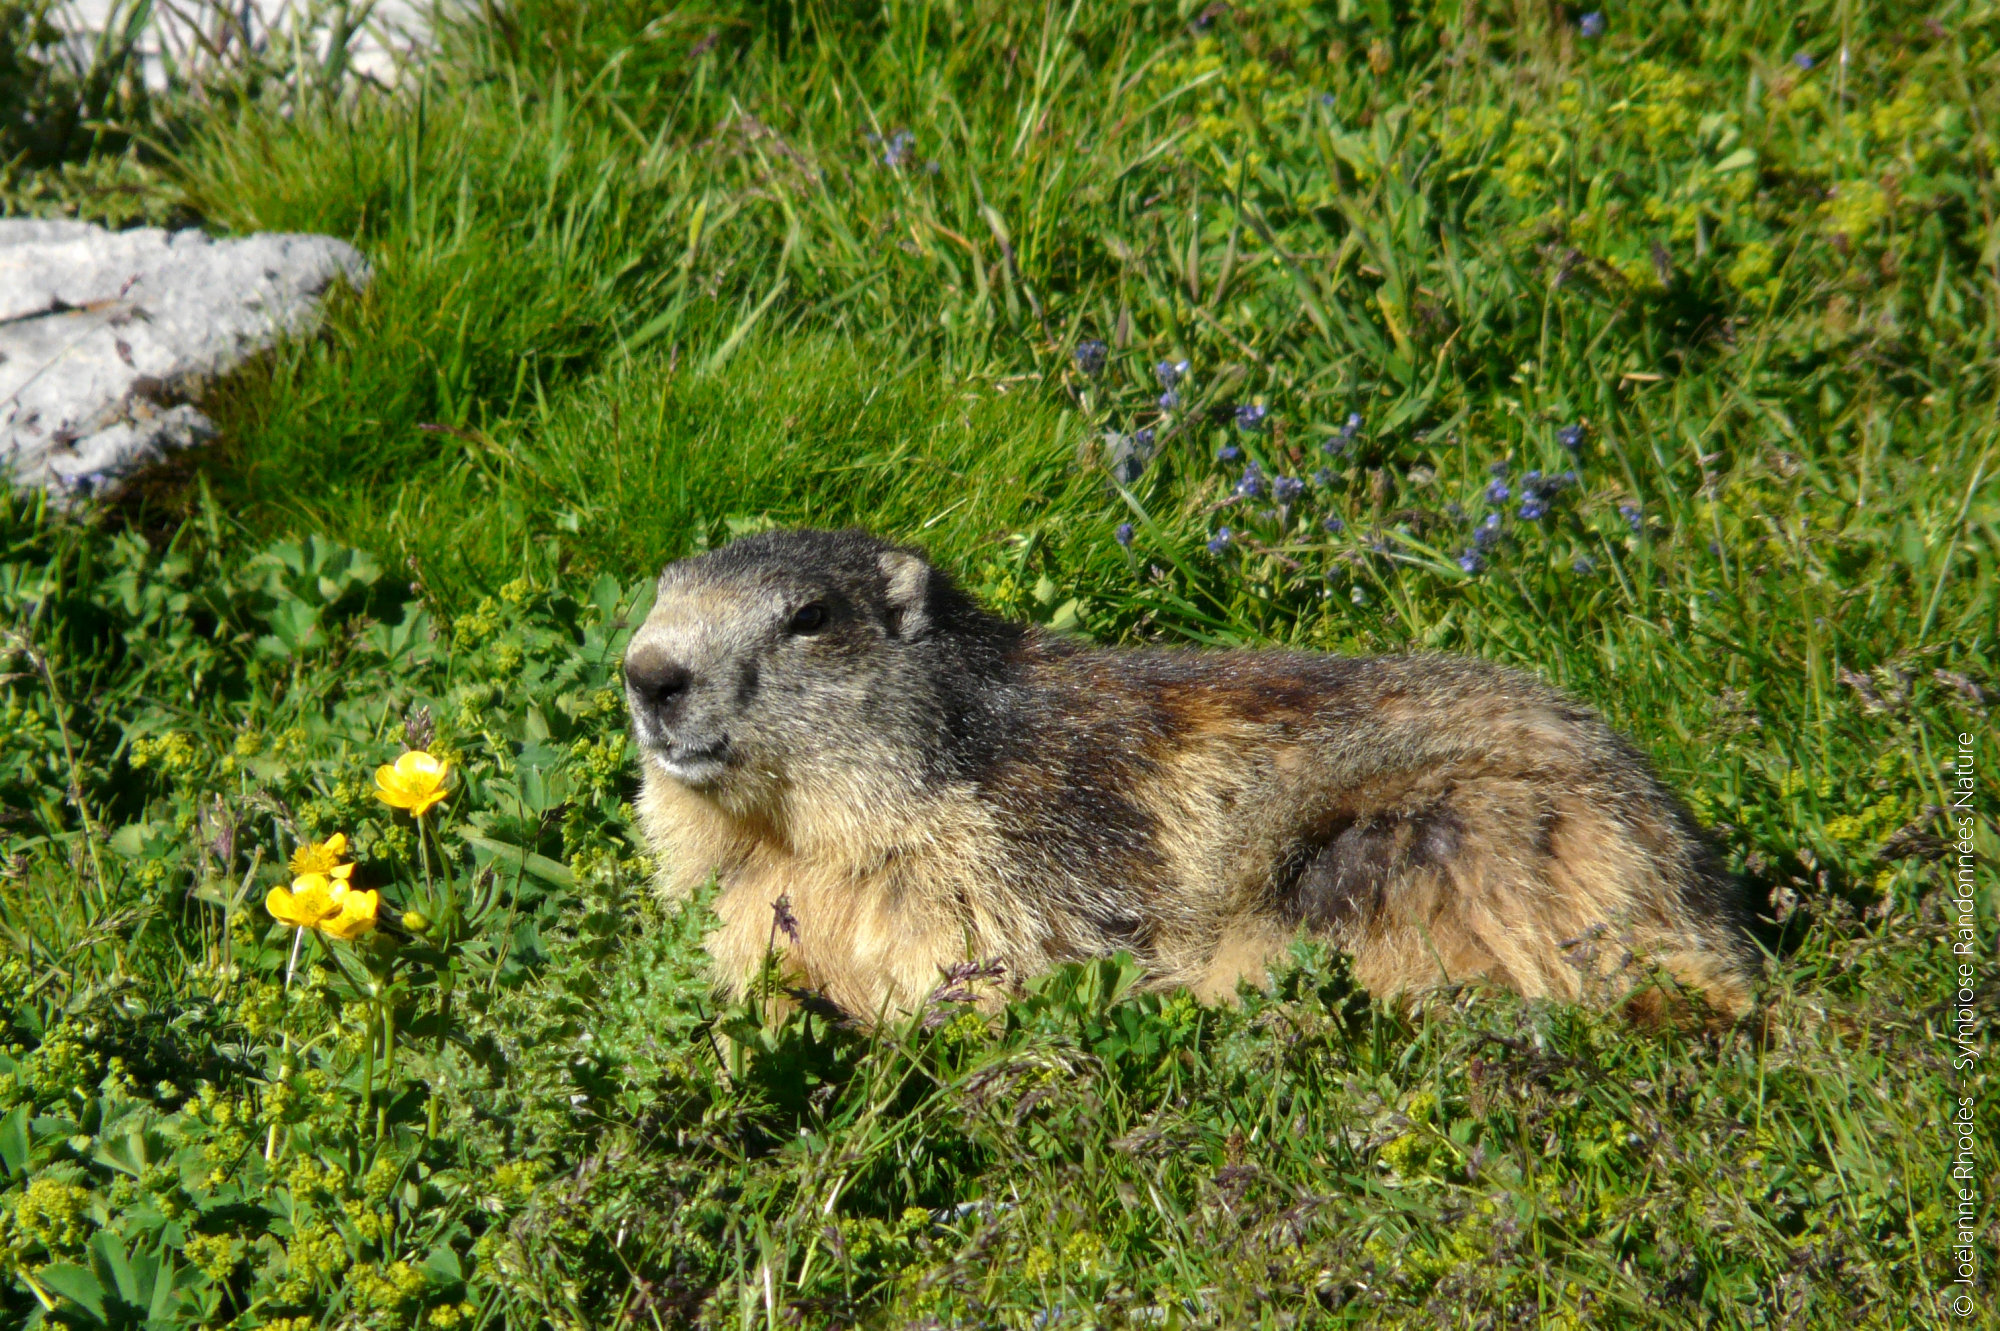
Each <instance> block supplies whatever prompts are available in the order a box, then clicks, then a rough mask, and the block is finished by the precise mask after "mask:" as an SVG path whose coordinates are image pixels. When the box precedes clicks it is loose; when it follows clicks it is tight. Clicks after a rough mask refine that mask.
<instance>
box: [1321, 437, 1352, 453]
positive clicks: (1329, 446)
mask: <svg viewBox="0 0 2000 1331" xmlns="http://www.w3.org/2000/svg"><path fill="white" fill-rule="evenodd" d="M1320 447H1321V448H1322V449H1324V450H1326V451H1327V452H1329V453H1331V454H1333V455H1334V456H1335V457H1339V456H1340V455H1341V454H1342V453H1345V452H1346V451H1347V436H1345V435H1339V434H1336V435H1334V436H1332V437H1331V438H1329V439H1328V440H1327V441H1326V442H1325V443H1323V444H1321V445H1320Z"/></svg>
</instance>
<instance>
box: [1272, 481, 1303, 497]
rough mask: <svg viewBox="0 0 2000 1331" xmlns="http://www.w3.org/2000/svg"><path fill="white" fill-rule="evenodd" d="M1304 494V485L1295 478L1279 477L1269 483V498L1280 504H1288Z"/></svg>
mask: <svg viewBox="0 0 2000 1331" xmlns="http://www.w3.org/2000/svg"><path fill="white" fill-rule="evenodd" d="M1305 492H1306V483H1305V482H1304V481H1302V480H1300V479H1299V478H1298V477H1296V476H1280V477H1279V478H1278V479H1277V480H1275V481H1272V482H1271V497H1272V498H1273V499H1276V500H1277V501H1278V502H1279V503H1281V504H1289V503H1291V502H1292V501H1293V500H1295V499H1297V498H1298V497H1299V496H1300V495H1302V494H1304V493H1305Z"/></svg>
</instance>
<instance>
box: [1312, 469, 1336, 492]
mask: <svg viewBox="0 0 2000 1331" xmlns="http://www.w3.org/2000/svg"><path fill="white" fill-rule="evenodd" d="M1313 484H1314V485H1317V486H1319V487H1320V488H1321V489H1322V490H1323V489H1325V488H1326V487H1327V486H1329V485H1332V484H1333V473H1332V472H1330V471H1328V470H1327V469H1326V468H1325V467H1321V468H1320V469H1319V470H1318V471H1316V472H1314V473H1313Z"/></svg>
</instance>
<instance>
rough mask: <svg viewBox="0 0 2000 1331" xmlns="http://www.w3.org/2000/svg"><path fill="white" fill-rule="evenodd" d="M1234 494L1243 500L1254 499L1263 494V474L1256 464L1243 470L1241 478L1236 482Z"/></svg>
mask: <svg viewBox="0 0 2000 1331" xmlns="http://www.w3.org/2000/svg"><path fill="white" fill-rule="evenodd" d="M1236 493H1237V495H1238V496H1239V497H1241V498H1244V499H1256V498H1259V497H1261V496H1262V495H1263V493H1264V473H1263V471H1262V470H1260V469H1259V468H1258V466H1257V464H1256V463H1254V462H1253V463H1251V464H1250V465H1249V466H1247V467H1245V468H1244V469H1243V478H1242V479H1241V480H1239V481H1237V482H1236Z"/></svg>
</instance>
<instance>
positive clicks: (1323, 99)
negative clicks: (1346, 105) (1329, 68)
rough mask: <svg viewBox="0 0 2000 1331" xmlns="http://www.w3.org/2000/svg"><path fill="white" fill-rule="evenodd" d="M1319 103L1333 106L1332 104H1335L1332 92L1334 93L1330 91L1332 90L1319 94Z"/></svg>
mask: <svg viewBox="0 0 2000 1331" xmlns="http://www.w3.org/2000/svg"><path fill="white" fill-rule="evenodd" d="M1319 104H1320V105H1321V106H1332V105H1333V94H1332V93H1330V92H1323V93H1321V94H1320V95H1319Z"/></svg>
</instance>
